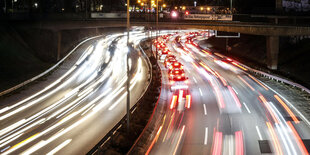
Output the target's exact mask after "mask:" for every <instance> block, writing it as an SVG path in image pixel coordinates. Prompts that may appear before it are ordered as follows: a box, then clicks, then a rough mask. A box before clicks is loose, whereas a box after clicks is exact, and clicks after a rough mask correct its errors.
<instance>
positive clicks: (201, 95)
mask: <svg viewBox="0 0 310 155" xmlns="http://www.w3.org/2000/svg"><path fill="white" fill-rule="evenodd" d="M199 92H200V96H203V95H202V91H201V89H200V88H199Z"/></svg>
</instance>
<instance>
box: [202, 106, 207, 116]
mask: <svg viewBox="0 0 310 155" xmlns="http://www.w3.org/2000/svg"><path fill="white" fill-rule="evenodd" d="M203 111H204V113H205V115H207V108H206V104H203Z"/></svg>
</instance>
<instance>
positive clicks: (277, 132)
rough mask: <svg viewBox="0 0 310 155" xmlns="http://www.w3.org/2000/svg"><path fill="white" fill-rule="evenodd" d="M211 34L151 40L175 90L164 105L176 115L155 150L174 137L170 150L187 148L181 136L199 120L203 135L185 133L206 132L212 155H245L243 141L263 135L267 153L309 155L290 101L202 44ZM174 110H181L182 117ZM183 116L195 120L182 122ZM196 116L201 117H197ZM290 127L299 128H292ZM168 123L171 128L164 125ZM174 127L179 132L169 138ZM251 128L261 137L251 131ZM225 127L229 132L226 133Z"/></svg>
mask: <svg viewBox="0 0 310 155" xmlns="http://www.w3.org/2000/svg"><path fill="white" fill-rule="evenodd" d="M212 35H214V34H212V33H210V32H209V31H196V32H189V31H183V32H182V31H178V32H174V33H171V34H166V35H162V36H160V37H157V39H155V40H153V42H152V45H153V46H152V50H153V52H154V53H156V52H157V54H158V56H157V58H158V61H159V66H160V68H161V70H162V73H163V77H164V79H163V81H166V82H163V84H165V86H166V85H168V87H165V90H166V89H169V91H170V92H171V93H168V98H167V100H165V103H167V107H168V108H169V109H168V110H170V111H172V114H171V116H170V121H166V122H164V123H163V125H162V126H161V127H160V130H158V135H160V133H161V132H160V131H161V129H162V130H163V133H164V134H163V138H162V141H163V142H162V143H161V144H158V145H157V146H154V147H155V148H158V146H161V145H162V146H166V145H168V144H167V143H166V141H167V139H169V136H170V137H174V138H175V139H178V140H177V141H175V140H173V139H174V138H172V140H171V143H170V144H171V145H174V146H171V147H172V148H174V149H173V150H174V152H177V151H178V149H179V148H180V149H179V151H180V150H183V149H181V147H179V145H182V141H181V139H182V136H183V133H184V131H185V130H193V124H192V123H193V122H195V121H196V122H197V124H198V125H197V124H196V125H197V126H200V125H201V126H203V125H205V126H204V129H205V130H204V131H205V132H204V133H201V131H202V130H197V131H198V132H197V133H187V134H190V135H196V134H198V135H199V134H200V135H201V134H204V135H205V136H204V139H203V145H204V146H207V145H209V143H211V144H212V145H211V148H210V151H211V152H212V154H230V153H231V152H232V151H233V150H234V151H235V154H238V155H239V154H240V155H242V154H246V150H245V149H246V146H247V145H246V143H245V140H246V139H245V137H246V136H248V137H249V136H253V134H257V135H258V137H257V139H258V140H263V138H262V137H263V136H265V137H267V138H268V140H270V144H268V146H267V147H268V148H269V150H272V149H273V151H274V152H275V153H276V154H281V153H282V154H283V152H285V153H284V154H286V153H287V154H290V152H297V150H298V149H297V148H299V150H298V151H299V153H306V154H308V151H307V150H306V149H305V147H304V144H303V142H302V141H301V140H300V135H299V134H300V133H299V132H298V133H297V132H295V131H296V128H298V127H299V123H300V121H299V120H298V119H296V116H295V114H294V113H293V112H292V110H291V109H290V108H289V107H288V105H287V104H289V102H288V101H287V100H286V99H285V98H283V97H282V96H281V95H280V94H277V93H276V92H274V91H273V90H271V88H270V87H268V86H267V85H265V84H264V83H263V82H261V81H260V80H258V79H256V78H255V76H254V75H251V74H249V72H250V70H253V69H251V68H249V67H247V66H245V65H243V64H241V63H239V62H237V61H235V60H233V59H231V58H229V57H226V56H225V55H223V54H220V53H218V52H216V51H214V50H210V49H208V48H205V47H204V48H203V47H201V46H199V45H198V42H199V41H200V40H203V39H205V38H207V37H210V36H212ZM154 55H155V54H154ZM165 72H166V73H165ZM165 75H166V76H165ZM169 91H168V92H169ZM199 95H200V96H199ZM166 101H167V102H166ZM195 103H197V104H195ZM198 103H199V104H198ZM168 104H169V106H168ZM256 106H257V107H256ZM214 108H216V109H214ZM185 110H187V112H186V114H184V111H185ZM281 111H282V112H281ZM176 112H179V113H178V115H177V114H176ZM200 112H203V115H201V114H197V113H200ZM187 114H188V115H187ZM254 114H255V115H254ZM184 115H187V116H188V117H191V119H189V120H184V121H183V119H182V118H183V116H184ZM195 115H196V116H197V117H195V119H193V116H195ZM256 115H257V116H258V117H256ZM165 116H166V115H165ZM201 116H212V117H201ZM254 116H255V119H256V120H259V122H258V121H257V122H252V121H251V120H252V118H251V117H254ZM168 117H169V116H168ZM209 118H212V119H209ZM228 118H229V119H228ZM240 118H242V119H240ZM284 118H290V119H291V120H292V121H286V120H285V119H284ZM168 120H169V119H168ZM201 120H202V121H201ZM244 120H246V121H247V123H248V124H250V123H252V124H251V128H252V129H248V128H247V127H249V126H250V125H247V124H245V123H244V122H243V121H244ZM164 121H165V119H164ZM187 121H189V122H187ZM176 122H178V123H176ZM206 122H207V123H206ZM260 122H262V123H260ZM264 123H265V124H264ZM292 123H294V125H295V126H292ZM165 124H166V125H167V126H164V125H165ZM182 124H183V126H182ZM273 124H274V125H273ZM279 124H280V125H282V126H279ZM284 125H287V126H284ZM174 127H175V128H176V129H175V131H176V132H175V134H171V133H173V132H172V130H173V128H174ZM253 127H255V128H254V130H256V132H257V133H253V132H252V130H253ZM227 128H229V129H231V130H229V131H228V130H227ZM286 130H287V131H292V132H295V134H294V135H289V134H288V133H286V132H284V131H286ZM261 131H262V132H261ZM262 134H264V135H262ZM172 135H173V136H172ZM210 136H212V137H211V138H210ZM184 137H185V136H184ZM184 137H183V139H184ZM189 137H191V136H189ZM198 137H199V136H198ZM279 139H280V140H281V141H279ZM187 140H188V141H190V140H189V139H187ZM187 140H186V138H185V140H184V141H187ZM210 141H211V142H210ZM293 141H294V142H296V144H295V145H291V146H288V145H286V144H288V143H292V142H293ZM169 142H170V141H169ZM174 142H176V143H174ZM251 142H252V141H251ZM186 144H188V142H187V143H186ZM186 144H184V145H186ZM250 145H257V144H255V140H254V141H253V144H252V143H251V144H248V146H250ZM283 146H284V147H283ZM267 147H266V148H267ZM150 148H152V147H150ZM169 149H170V145H169V147H168V150H169ZM267 152H268V149H267ZM297 154H298V153H297Z"/></svg>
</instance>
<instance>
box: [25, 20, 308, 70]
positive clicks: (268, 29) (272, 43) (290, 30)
mask: <svg viewBox="0 0 310 155" xmlns="http://www.w3.org/2000/svg"><path fill="white" fill-rule="evenodd" d="M155 25H156V24H155V23H154V22H140V21H139V22H138V21H132V22H131V26H145V27H155ZM29 26H31V27H33V26H34V27H37V28H43V29H51V30H53V31H55V32H58V38H59V40H61V33H59V32H61V31H62V30H72V29H95V30H96V31H97V30H98V29H102V28H107V27H126V22H125V21H124V20H115V19H114V20H90V21H52V22H39V23H36V24H35V25H33V23H32V24H30V25H29ZM158 26H159V29H211V30H218V31H226V32H239V33H243V34H251V35H263V36H266V49H267V50H266V52H267V66H268V68H270V69H277V64H278V54H279V36H304V35H310V27H302V26H285V25H282V26H281V25H271V24H262V23H244V22H219V21H216V22H214V21H213V22H212V21H195V22H193V21H173V22H160V23H159V24H158ZM59 48H60V47H59Z"/></svg>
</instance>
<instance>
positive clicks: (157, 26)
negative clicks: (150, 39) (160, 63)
mask: <svg viewBox="0 0 310 155" xmlns="http://www.w3.org/2000/svg"><path fill="white" fill-rule="evenodd" d="M157 35H158V0H156V37H155V38H156V40H157V37H158V36H157ZM157 59H158V49H157V46H156V60H157Z"/></svg>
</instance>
